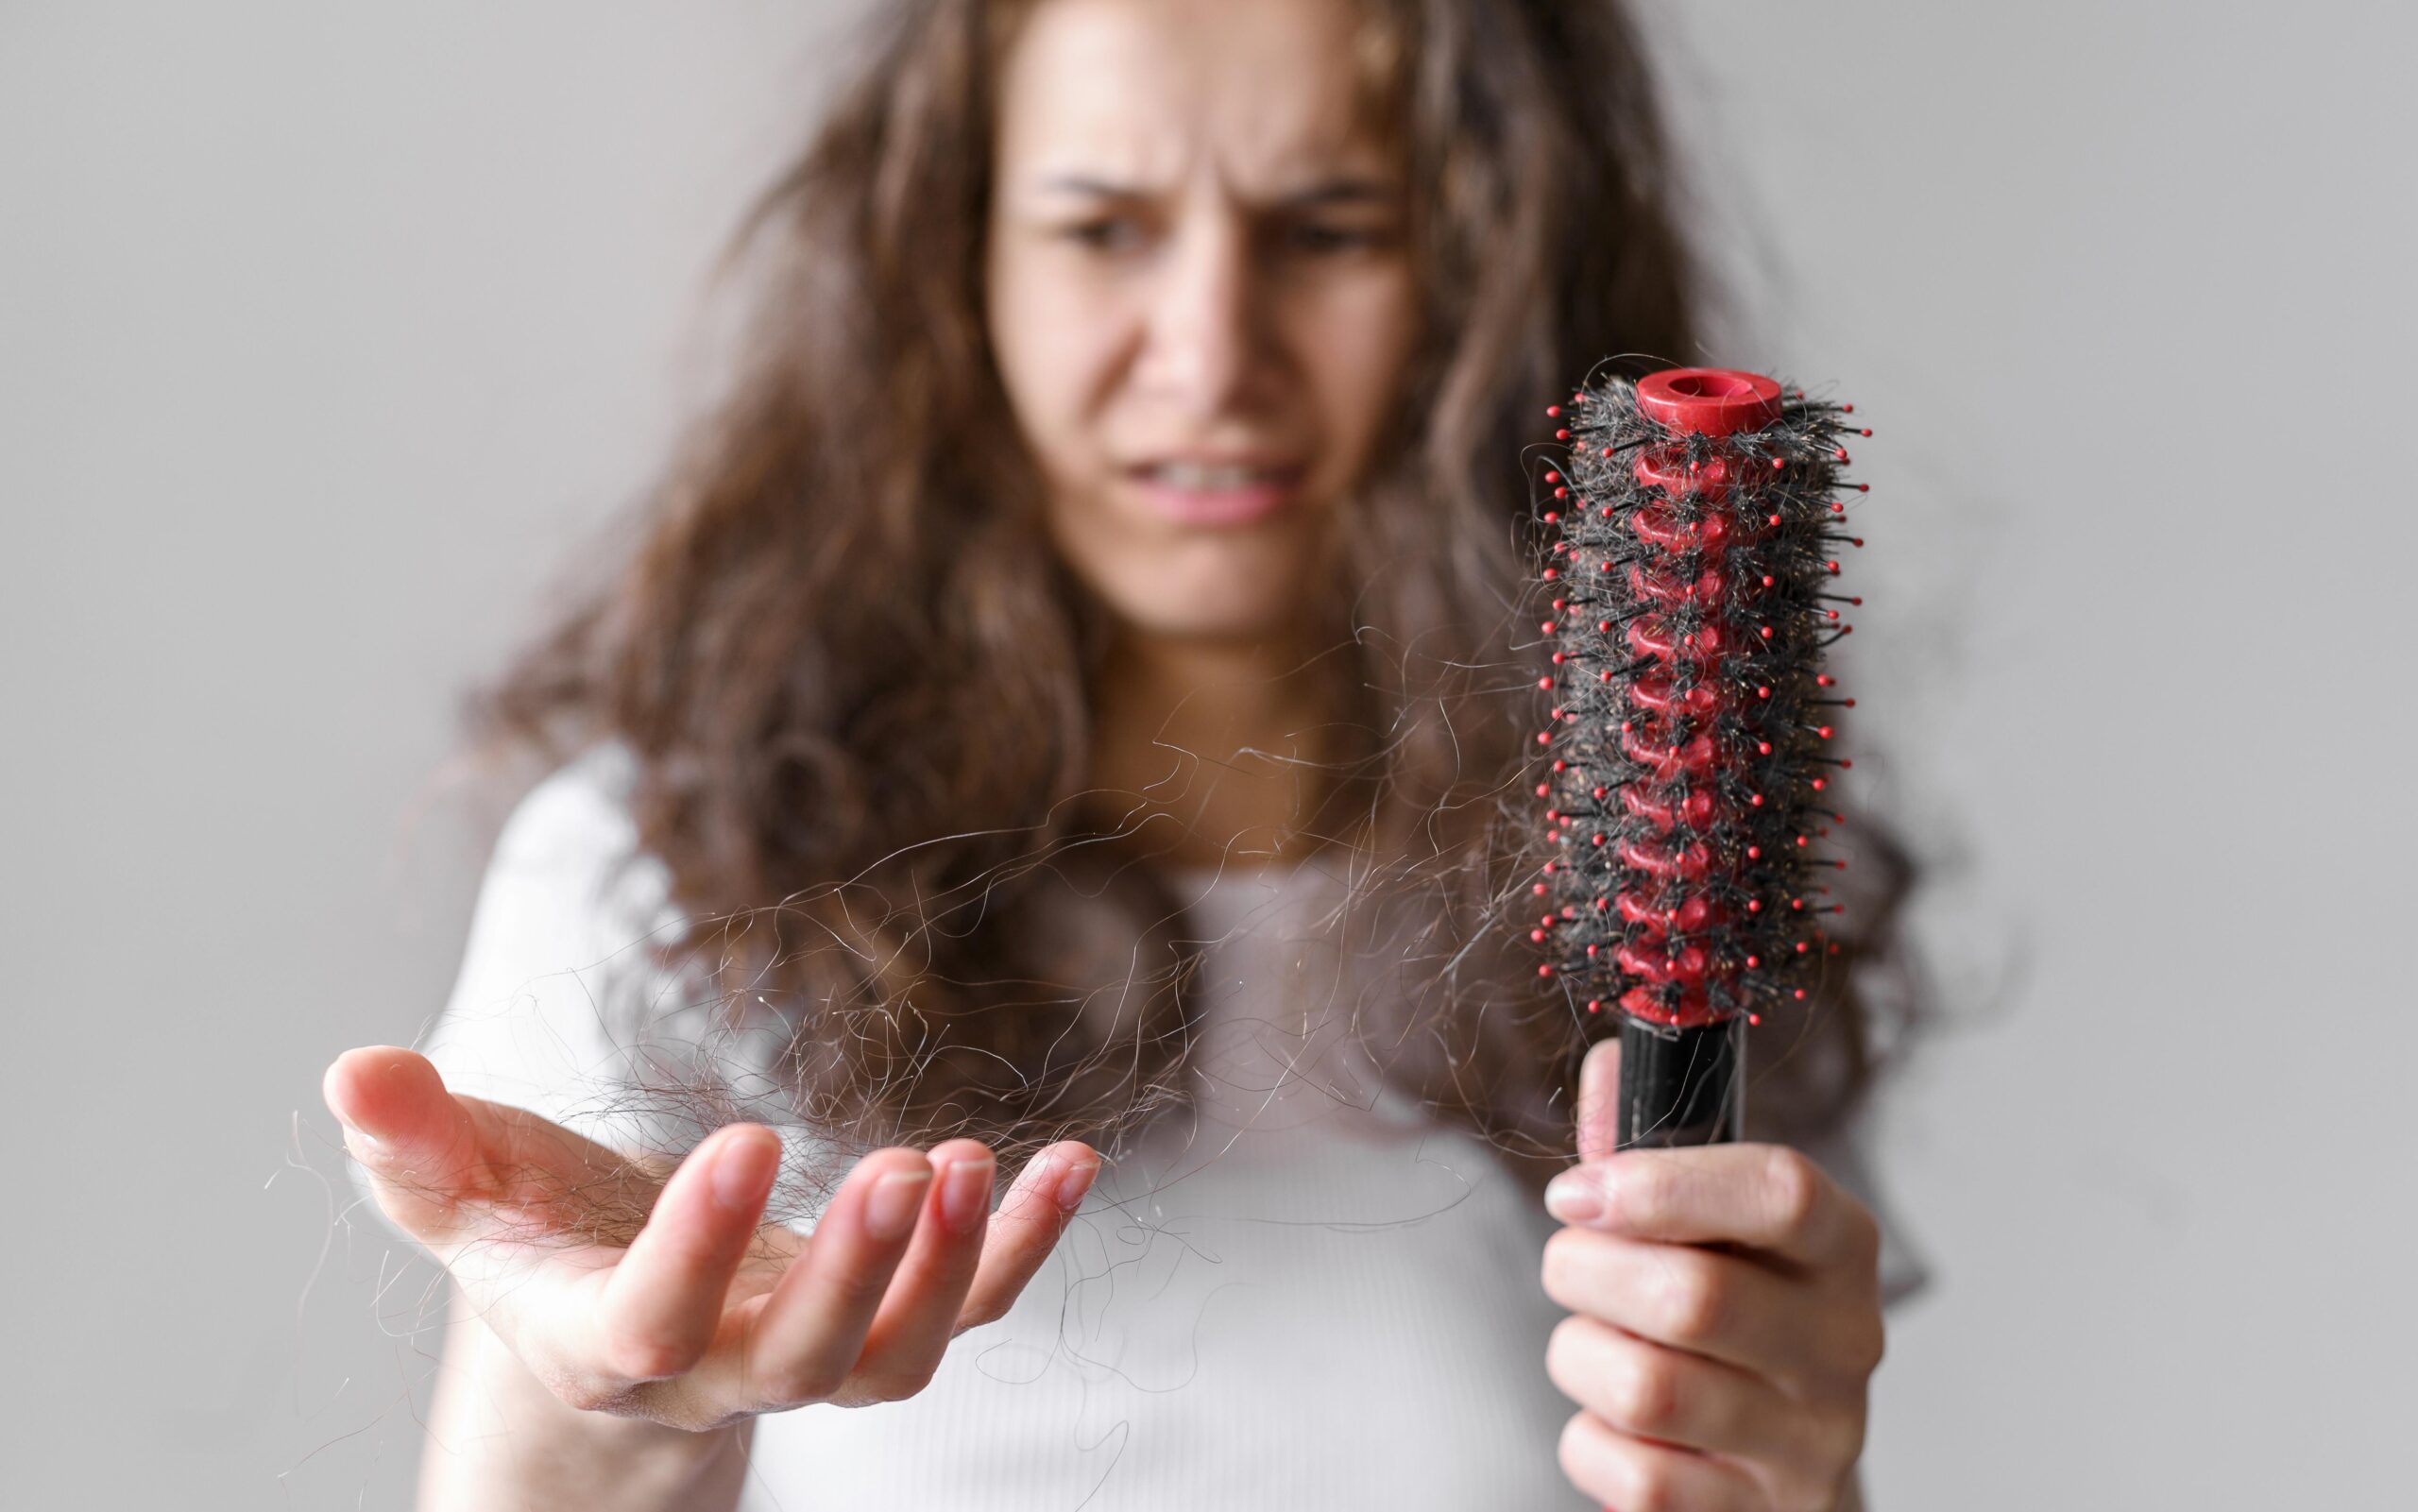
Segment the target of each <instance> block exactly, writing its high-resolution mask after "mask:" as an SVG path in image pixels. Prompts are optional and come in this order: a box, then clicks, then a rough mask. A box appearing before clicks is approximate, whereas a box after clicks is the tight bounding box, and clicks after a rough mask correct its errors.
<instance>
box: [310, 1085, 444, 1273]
mask: <svg viewBox="0 0 2418 1512" xmlns="http://www.w3.org/2000/svg"><path fill="white" fill-rule="evenodd" d="M320 1094H321V1096H323V1097H325V1098H326V1100H327V1104H328V1111H329V1112H330V1113H334V1114H335V1115H336V1118H337V1120H338V1121H339V1122H341V1123H342V1124H343V1125H344V1131H345V1136H344V1142H345V1147H346V1149H347V1150H349V1152H350V1153H351V1155H352V1157H353V1159H354V1160H356V1161H358V1162H360V1163H361V1166H362V1168H363V1169H364V1170H365V1171H366V1172H367V1173H368V1174H369V1176H370V1178H371V1181H372V1182H373V1184H374V1189H375V1191H376V1192H377V1195H378V1199H379V1206H381V1207H383V1208H384V1209H385V1210H386V1215H387V1216H388V1217H390V1218H393V1219H394V1220H395V1221H396V1222H397V1223H399V1224H400V1225H402V1227H403V1228H404V1229H405V1230H406V1231H408V1232H411V1233H412V1234H414V1235H415V1236H416V1237H417V1238H419V1239H421V1240H422V1241H423V1242H426V1241H429V1240H432V1239H434V1238H435V1237H436V1235H437V1233H439V1232H443V1231H444V1230H445V1229H446V1228H448V1227H450V1224H449V1223H448V1220H449V1219H450V1218H451V1216H452V1209H453V1205H454V1202H455V1201H456V1200H457V1199H458V1198H460V1197H461V1196H462V1195H463V1193H464V1188H465V1187H466V1186H468V1185H469V1184H471V1183H472V1182H473V1181H475V1179H476V1178H477V1176H478V1175H479V1171H478V1167H479V1165H480V1164H481V1162H480V1155H481V1150H480V1140H479V1137H478V1130H477V1129H476V1127H475V1126H474V1124H473V1123H472V1121H471V1119H470V1116H469V1113H468V1110H467V1109H465V1108H464V1107H463V1106H462V1104H461V1103H460V1102H458V1101H456V1100H455V1099H454V1097H453V1096H452V1095H451V1093H449V1092H447V1091H446V1089H445V1082H444V1080H443V1079H442V1078H440V1077H439V1076H438V1075H437V1074H436V1068H435V1067H434V1066H433V1065H431V1064H430V1063H429V1062H428V1061H427V1060H426V1058H424V1057H422V1056H419V1055H416V1054H414V1053H413V1052H411V1051H409V1050H404V1049H398V1048H396V1047H394V1046H392V1045H366V1046H364V1047H362V1048H360V1049H357V1050H347V1051H346V1052H345V1053H344V1054H342V1055H340V1056H338V1057H337V1058H336V1060H335V1063H334V1064H332V1065H331V1066H329V1067H328V1070H327V1074H326V1076H325V1077H324V1078H323V1079H322V1080H321V1082H320Z"/></svg>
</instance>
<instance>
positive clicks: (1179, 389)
mask: <svg viewBox="0 0 2418 1512" xmlns="http://www.w3.org/2000/svg"><path fill="white" fill-rule="evenodd" d="M1172 250H1173V252H1174V255H1173V256H1172V257H1170V258H1168V259H1167V261H1166V263H1165V264H1164V269H1165V278H1164V279H1163V280H1161V283H1160V286H1159V287H1158V288H1157V289H1156V290H1154V291H1153V305H1154V308H1153V309H1152V311H1151V317H1150V321H1149V353H1148V362H1147V364H1146V366H1147V369H1148V379H1149V383H1150V385H1151V386H1152V387H1153V388H1154V389H1156V390H1157V391H1158V392H1159V393H1160V395H1161V396H1162V397H1164V398H1165V399H1168V400H1169V401H1171V402H1173V403H1175V404H1177V405H1178V406H1180V407H1181V408H1183V409H1184V410H1186V411H1188V412H1191V413H1193V414H1196V415H1199V416H1215V415H1217V414H1218V413H1220V412H1221V411H1225V410H1228V409H1231V408H1233V407H1234V406H1235V404H1236V402H1237V401H1238V400H1239V399H1241V398H1242V397H1243V393H1244V391H1245V389H1246V388H1247V387H1248V386H1249V385H1250V383H1251V382H1252V370H1253V367H1254V365H1256V364H1257V363H1258V362H1259V360H1260V357H1261V351H1260V348H1261V344H1262V343H1261V332H1260V331H1259V323H1260V316H1259V311H1258V308H1257V305H1258V296H1259V291H1258V289H1257V288H1256V286H1255V282H1256V280H1255V279H1254V276H1253V269H1252V255H1251V252H1252V249H1251V244H1250V240H1249V238H1248V236H1247V235H1246V234H1245V232H1244V230H1243V229H1241V228H1239V227H1231V226H1223V225H1218V226H1200V227H1196V228H1193V229H1192V230H1191V234H1188V235H1184V236H1181V237H1179V238H1178V239H1177V242H1176V246H1174V248H1173V249H1172Z"/></svg>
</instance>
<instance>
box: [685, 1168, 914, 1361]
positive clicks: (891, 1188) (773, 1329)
mask: <svg viewBox="0 0 2418 1512" xmlns="http://www.w3.org/2000/svg"><path fill="white" fill-rule="evenodd" d="M931 1184H932V1168H931V1165H930V1164H929V1163H928V1161H926V1160H925V1158H924V1156H923V1153H922V1152H921V1151H919V1150H912V1149H879V1150H876V1151H874V1152H873V1153H872V1154H870V1155H867V1156H866V1157H865V1158H864V1159H862V1160H860V1161H859V1162H858V1163H857V1166H856V1169H855V1170H853V1171H850V1172H849V1173H848V1179H847V1180H846V1181H843V1182H841V1183H840V1190H839V1191H838V1192H836V1193H834V1194H832V1198H831V1201H830V1202H829V1204H828V1205H826V1207H825V1208H824V1210H823V1215H822V1216H821V1217H819V1218H817V1219H816V1220H815V1224H814V1236H813V1239H812V1241H811V1242H810V1243H809V1245H808V1247H807V1250H806V1253H805V1254H804V1255H803V1256H801V1257H800V1258H799V1259H798V1260H797V1261H796V1262H795V1263H794V1264H792V1266H790V1268H789V1269H788V1271H787V1272H785V1273H784V1274H783V1275H782V1277H781V1279H780V1282H779V1283H778V1284H776V1285H775V1287H774V1288H773V1290H772V1292H771V1293H770V1294H769V1295H768V1296H766V1297H765V1299H764V1300H763V1301H762V1303H761V1304H760V1308H759V1311H758V1313H757V1314H756V1316H755V1317H754V1319H753V1320H752V1322H751V1323H750V1325H749V1329H748V1335H747V1343H746V1347H745V1350H744V1351H743V1353H742V1355H741V1361H740V1365H741V1379H740V1380H739V1381H738V1382H736V1383H734V1384H733V1386H732V1390H733V1391H734V1393H735V1394H736V1395H737V1396H738V1397H739V1399H740V1400H741V1401H742V1402H746V1403H748V1404H751V1405H758V1406H766V1407H785V1406H796V1405H800V1404H803V1403H806V1402H827V1401H831V1400H834V1399H835V1398H837V1397H838V1396H839V1395H840V1394H841V1391H842V1388H843V1386H845V1385H846V1384H847V1382H848V1378H849V1376H850V1375H851V1374H852V1373H853V1372H854V1371H855V1370H856V1368H857V1360H858V1357H859V1356H860V1354H861V1353H862V1352H863V1351H864V1347H865V1335H866V1334H867V1333H869V1332H870V1331H871V1329H872V1327H873V1320H874V1317H875V1314H876V1312H877V1309H878V1308H879V1307H880V1306H881V1300H882V1297H883V1294H884V1293H886V1292H887V1291H888V1290H889V1289H890V1284H891V1279H892V1277H893V1276H894V1274H895V1273H896V1271H897V1269H898V1262H899V1260H900V1259H901V1257H903V1256H904V1255H905V1254H906V1253H907V1246H908V1241H909V1238H910V1236H911V1235H912V1234H913V1233H914V1232H915V1230H916V1227H917V1223H918V1219H919V1217H920V1215H921V1214H922V1213H923V1209H924V1198H925V1195H926V1193H927V1192H928V1191H929V1190H930V1187H931Z"/></svg>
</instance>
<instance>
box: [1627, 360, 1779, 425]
mask: <svg viewBox="0 0 2418 1512" xmlns="http://www.w3.org/2000/svg"><path fill="white" fill-rule="evenodd" d="M1637 407H1638V408H1639V409H1641V410H1643V411H1644V412H1645V413H1646V415H1647V416H1650V417H1651V418H1652V419H1653V420H1654V421H1655V422H1656V423H1657V424H1659V425H1660V426H1662V427H1663V428H1664V429H1665V430H1670V431H1678V432H1682V433H1687V434H1692V435H1733V434H1735V433H1738V432H1740V431H1760V430H1762V428H1763V427H1764V426H1766V425H1769V424H1771V423H1772V422H1773V421H1774V420H1777V419H1779V384H1778V383H1777V382H1773V381H1772V380H1770V379H1768V378H1765V377H1764V376H1763V375H1762V374H1761V373H1742V372H1740V371H1739V370H1738V369H1736V368H1734V367H1666V368H1664V369H1663V370H1662V371H1660V372H1659V373H1656V374H1654V375H1652V376H1651V377H1648V378H1642V379H1640V380H1638V383H1637Z"/></svg>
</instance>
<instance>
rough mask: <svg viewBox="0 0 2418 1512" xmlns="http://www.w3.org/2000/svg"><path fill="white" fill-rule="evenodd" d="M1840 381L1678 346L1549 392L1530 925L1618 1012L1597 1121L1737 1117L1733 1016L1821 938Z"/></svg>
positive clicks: (1804, 985)
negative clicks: (1640, 375)
mask: <svg viewBox="0 0 2418 1512" xmlns="http://www.w3.org/2000/svg"><path fill="white" fill-rule="evenodd" d="M1854 408H1855V407H1854V406H1853V405H1851V404H1831V403H1827V402H1822V401H1818V400H1814V399H1807V398H1806V397H1805V395H1804V394H1803V393H1801V392H1783V390H1782V389H1781V387H1780V385H1779V383H1777V382H1774V381H1772V380H1771V379H1768V378H1764V377H1762V376H1760V375H1758V374H1754V373H1745V372H1738V371H1734V370H1731V369H1728V368H1708V367H1682V368H1672V369H1668V370H1665V371H1662V372H1659V373H1655V374H1653V375H1651V376H1650V377H1647V378H1645V379H1643V380H1641V381H1639V382H1636V383H1634V384H1632V383H1629V382H1626V381H1622V380H1617V379H1616V380H1610V381H1608V382H1603V383H1600V384H1596V385H1593V386H1591V387H1587V388H1584V389H1581V390H1580V391H1579V392H1578V393H1576V394H1575V395H1573V396H1572V398H1571V402H1570V403H1568V404H1566V405H1562V404H1558V405H1555V406H1553V407H1552V408H1550V409H1548V410H1547V411H1546V412H1545V413H1546V414H1547V416H1550V417H1552V418H1553V419H1554V420H1555V421H1556V422H1557V424H1558V429H1557V430H1556V431H1555V432H1554V439H1555V441H1556V442H1558V443H1559V444H1560V445H1561V446H1562V447H1563V448H1564V449H1566V453H1567V457H1566V460H1565V461H1564V462H1563V463H1562V464H1561V466H1559V467H1557V468H1554V469H1553V470H1550V471H1548V472H1546V473H1545V475H1544V481H1545V483H1546V484H1550V485H1551V488H1552V495H1551V501H1550V502H1549V503H1548V504H1547V507H1546V511H1545V514H1544V519H1545V521H1546V522H1547V524H1548V525H1550V526H1556V527H1558V530H1557V531H1555V532H1554V538H1553V539H1552V543H1551V545H1550V547H1549V549H1548V551H1547V552H1546V555H1545V561H1546V564H1547V565H1546V566H1545V567H1544V569H1543V570H1542V578H1543V584H1542V590H1543V596H1544V597H1545V598H1547V599H1549V600H1550V601H1551V603H1552V612H1551V615H1550V617H1549V618H1547V619H1546V620H1544V621H1543V629H1544V630H1545V632H1546V634H1547V635H1548V636H1549V637H1552V638H1551V643H1552V646H1553V662H1552V671H1550V672H1549V673H1548V674H1547V675H1546V676H1545V677H1543V678H1542V679H1541V682H1540V684H1539V686H1540V687H1541V688H1544V689H1546V690H1547V691H1548V692H1549V693H1550V694H1551V703H1552V708H1553V713H1552V718H1551V720H1550V722H1548V724H1547V726H1546V728H1545V729H1544V730H1543V731H1542V732H1541V733H1540V734H1539V735H1538V737H1537V741H1538V744H1539V745H1540V746H1541V747H1543V748H1544V749H1543V755H1544V756H1545V757H1546V758H1547V759H1548V760H1549V770H1547V771H1546V772H1544V773H1541V780H1540V781H1539V782H1538V784H1537V787H1536V793H1537V796H1538V797H1539V798H1541V799H1543V800H1544V801H1545V810H1544V820H1545V827H1544V832H1543V840H1544V847H1545V857H1546V858H1545V859H1544V861H1543V862H1542V864H1541V869H1540V872H1539V875H1538V876H1537V878H1536V880H1535V882H1534V884H1533V887H1532V893H1533V896H1534V897H1536V898H1538V899H1541V900H1542V914H1541V918H1540V919H1539V921H1538V923H1537V925H1536V926H1534V927H1533V928H1532V929H1531V930H1530V934H1529V937H1530V939H1532V940H1534V941H1535V942H1537V943H1540V944H1541V945H1545V946H1546V947H1547V948H1548V949H1549V951H1550V954H1551V959H1550V960H1547V961H1546V963H1545V964H1543V965H1542V966H1541V967H1539V971H1540V973H1541V975H1543V976H1547V977H1559V978H1560V979H1561V980H1562V982H1563V983H1564V984H1565V986H1566V987H1567V989H1568V990H1569V991H1570V993H1571V994H1572V997H1573V1001H1574V1002H1578V1001H1583V1002H1584V1003H1585V1006H1586V1010H1587V1011H1588V1012H1591V1013H1598V1012H1609V1013H1612V1014H1614V1015H1616V1016H1617V1017H1618V1018H1619V1019H1620V1024H1621V1028H1620V1034H1621V1071H1620V1091H1619V1099H1620V1101H1619V1108H1618V1112H1617V1114H1616V1118H1615V1139H1616V1143H1617V1145H1618V1146H1619V1147H1623V1148H1626V1147H1631V1146H1635V1145H1700V1144H1712V1143H1716V1142H1720V1141H1723V1140H1729V1139H1736V1138H1738V1137H1739V1136H1740V1125H1741V1119H1742V1116H1743V1113H1744V1104H1743V1094H1744V1090H1745V1027H1746V1026H1747V1025H1749V1024H1755V1023H1760V1022H1762V1014H1763V1012H1764V1011H1766V1010H1767V1009H1770V1008H1773V1007H1776V1006H1779V1005H1780V1004H1783V1003H1789V1002H1801V1001H1803V1000H1804V999H1805V998H1806V996H1807V993H1808V989H1809V986H1810V985H1811V983H1812V982H1814V980H1815V979H1816V977H1815V974H1816V973H1817V972H1818V971H1819V970H1820V967H1821V964H1822V962H1823V961H1824V960H1825V959H1826V958H1827V957H1828V956H1829V955H1831V954H1832V953H1834V952H1835V950H1836V948H1837V947H1836V946H1835V945H1833V944H1831V943H1829V941H1828V940H1827V938H1826V934H1825V931H1824V929H1823V928H1822V926H1821V920H1822V916H1823V915H1824V914H1827V913H1831V912H1835V911H1836V906H1835V905H1832V904H1830V903H1827V902H1826V901H1825V899H1826V897H1827V896H1828V894H1829V892H1830V890H1829V888H1827V887H1825V886H1823V885H1821V883H1820V881H1819V880H1818V878H1819V877H1820V876H1821V875H1822V874H1823V873H1824V872H1826V871H1828V870H1830V869H1832V868H1844V867H1845V866H1846V865H1847V862H1846V861H1845V860H1842V859H1838V858H1832V857H1828V856H1826V855H1825V854H1824V847H1823V846H1822V845H1821V841H1822V840H1823V839H1824V838H1825V837H1826V836H1828V835H1829V834H1830V826H1831V825H1834V824H1842V823H1844V816H1843V815H1841V814H1839V813H1836V812H1833V811H1831V808H1830V807H1827V805H1828V803H1829V789H1830V787H1831V780H1832V778H1833V776H1834V775H1835V773H1837V772H1838V771H1840V770H1842V769H1844V768H1846V767H1848V765H1849V763H1848V762H1847V761H1844V760H1841V759H1839V758H1838V757H1836V756H1832V755H1831V736H1832V732H1833V726H1834V724H1835V720H1834V718H1833V716H1834V714H1835V712H1836V711H1837V710H1838V709H1840V708H1842V707H1852V706H1854V703H1855V701H1854V700H1853V699H1848V698H1841V697H1839V696H1837V690H1836V688H1835V687H1834V686H1833V681H1832V679H1831V676H1830V675H1829V674H1828V673H1827V672H1825V671H1823V654H1824V653H1825V651H1826V650H1827V649H1828V648H1829V647H1830V645H1831V643H1832V642H1833V641H1835V640H1837V639H1838V638H1839V637H1842V636H1845V635H1847V634H1848V632H1849V630H1851V629H1852V628H1853V627H1852V626H1851V625H1849V624H1848V623H1847V622H1846V621H1845V620H1843V619H1842V618H1841V612H1842V610H1843V609H1844V608H1845V607H1847V606H1850V605H1853V604H1856V603H1862V602H1863V601H1861V600H1859V599H1852V598H1844V597H1841V596H1840V595H1839V594H1837V593H1836V592H1834V591H1833V590H1832V589H1833V581H1834V579H1835V578H1836V577H1837V576H1838V572H1839V561H1838V558H1839V555H1840V552H1841V549H1842V548H1844V547H1848V546H1861V545H1863V544H1864V543H1863V542H1862V541H1861V540H1860V539H1858V538H1856V537H1853V536H1850V535H1848V534H1847V532H1846V529H1845V525H1846V519H1845V516H1846V513H1847V506H1846V505H1845V503H1844V502H1842V501H1841V496H1842V494H1843V493H1846V492H1848V491H1855V492H1861V491H1863V487H1864V485H1861V484H1847V483H1844V482H1843V481H1842V480H1841V477H1840V469H1841V468H1842V467H1845V466H1846V464H1847V462H1848V452H1847V449H1846V447H1845V446H1844V445H1843V444H1842V437H1844V436H1845V435H1847V434H1848V433H1851V432H1852V433H1855V434H1859V435H1869V434H1871V432H1870V431H1868V430H1855V429H1854V428H1853V427H1852V426H1851V425H1850V423H1849V422H1848V419H1847V416H1849V415H1851V414H1852V413H1853V411H1854Z"/></svg>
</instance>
